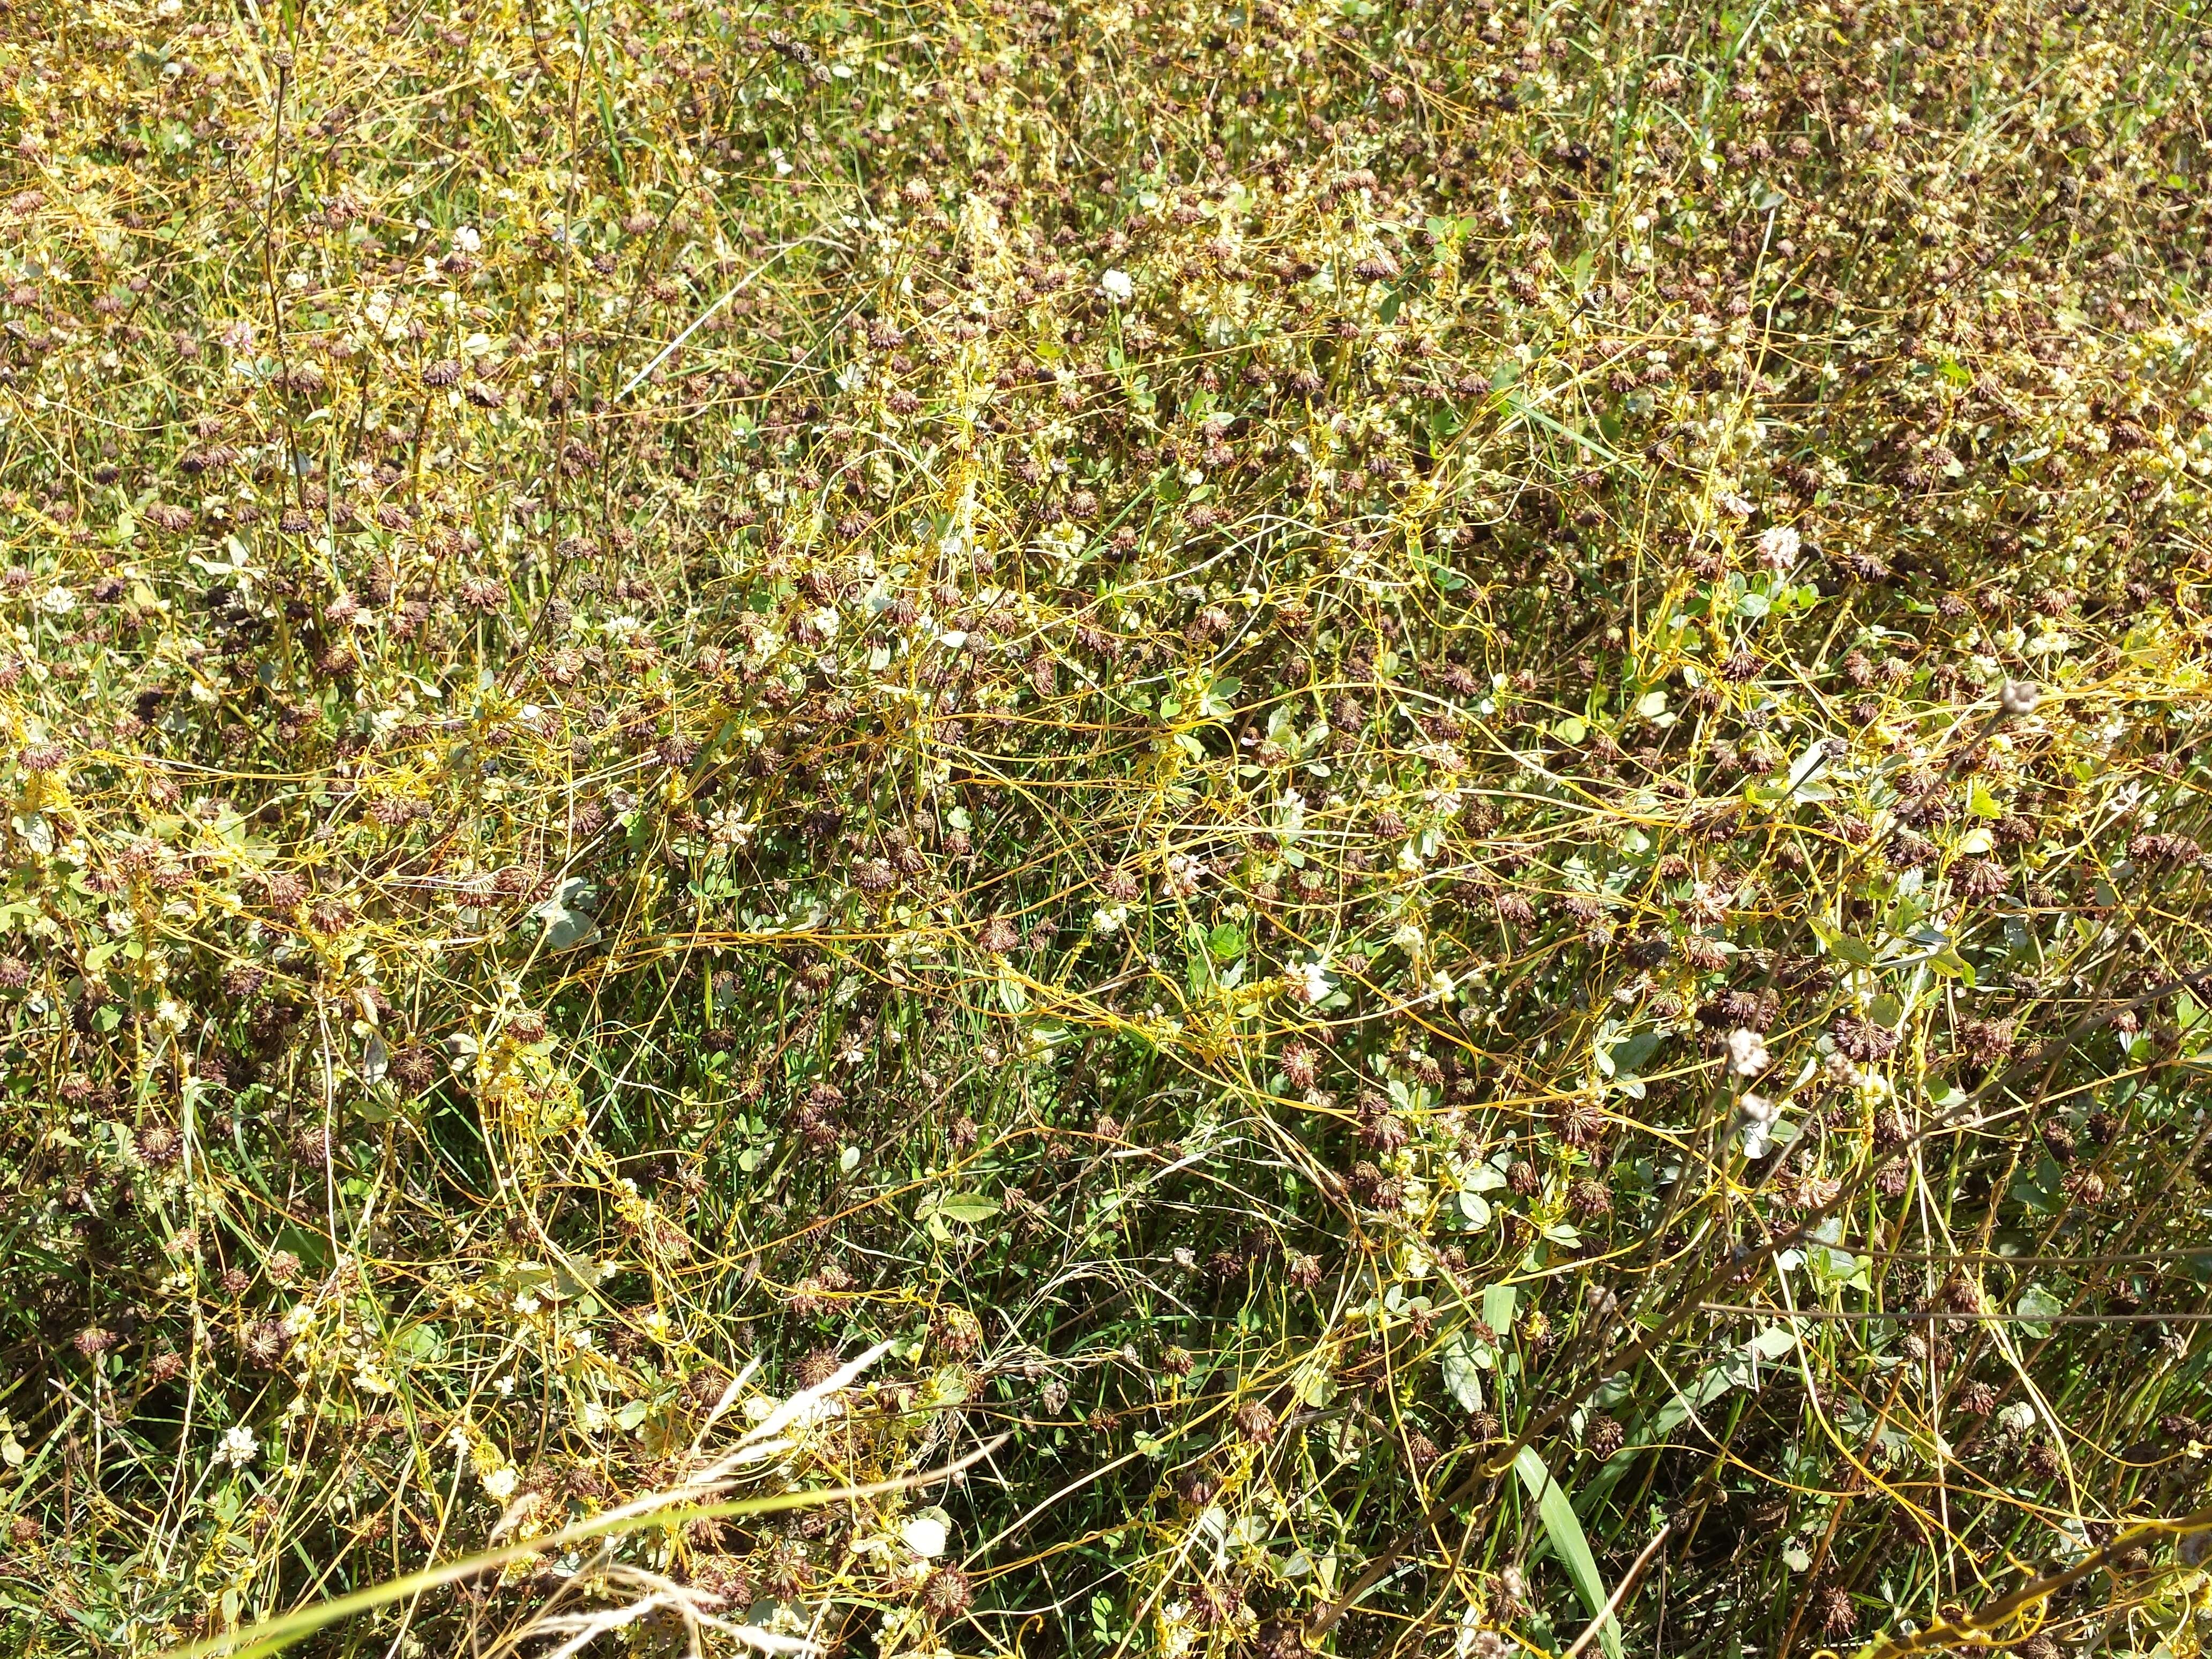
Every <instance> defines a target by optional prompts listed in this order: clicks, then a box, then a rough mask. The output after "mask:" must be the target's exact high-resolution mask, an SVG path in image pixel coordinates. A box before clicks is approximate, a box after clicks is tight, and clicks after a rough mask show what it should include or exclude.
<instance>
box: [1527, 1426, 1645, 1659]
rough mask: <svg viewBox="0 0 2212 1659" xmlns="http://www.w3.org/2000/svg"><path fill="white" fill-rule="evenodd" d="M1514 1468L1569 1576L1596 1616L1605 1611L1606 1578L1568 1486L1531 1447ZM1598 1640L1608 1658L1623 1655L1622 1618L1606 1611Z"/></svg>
mask: <svg viewBox="0 0 2212 1659" xmlns="http://www.w3.org/2000/svg"><path fill="white" fill-rule="evenodd" d="M1513 1468H1514V1469H1515V1471H1516V1473H1517V1474H1519V1475H1520V1477H1521V1484H1522V1486H1526V1487H1527V1488H1528V1496H1529V1497H1531V1498H1534V1499H1535V1500H1536V1515H1537V1517H1538V1519H1540V1520H1541V1521H1542V1522H1543V1523H1544V1534H1545V1535H1546V1536H1547V1538H1549V1539H1550V1540H1551V1541H1552V1551H1553V1553H1554V1554H1555V1555H1557V1556H1558V1557H1559V1559H1560V1560H1561V1561H1562V1562H1564V1563H1565V1565H1566V1569H1567V1577H1570V1578H1571V1579H1573V1580H1574V1581H1575V1588H1576V1589H1577V1590H1579V1591H1580V1592H1581V1593H1582V1598H1583V1601H1585V1602H1587V1603H1588V1604H1589V1610H1590V1613H1591V1616H1592V1617H1595V1616H1596V1615H1597V1614H1599V1613H1604V1612H1605V1602H1606V1594H1607V1592H1606V1588H1605V1580H1604V1579H1603V1578H1602V1577H1600V1576H1599V1574H1598V1570H1597V1558H1596V1557H1595V1556H1594V1555H1592V1554H1591V1553H1590V1547H1589V1539H1588V1538H1586V1537H1584V1536H1583V1523H1582V1522H1580V1521H1578V1520H1577V1519H1576V1518H1575V1506H1574V1503H1573V1501H1572V1499H1571V1498H1570V1497H1569V1496H1568V1493H1567V1489H1566V1488H1565V1486H1561V1485H1560V1484H1559V1482H1558V1481H1556V1480H1553V1479H1552V1472H1551V1470H1549V1469H1547V1468H1545V1467H1544V1460H1543V1459H1542V1458H1541V1457H1539V1456H1537V1455H1536V1453H1535V1451H1534V1449H1533V1448H1531V1447H1528V1446H1523V1447H1522V1448H1521V1450H1520V1453H1519V1454H1518V1455H1516V1457H1515V1458H1514V1460H1513ZM1598 1640H1599V1641H1600V1642H1601V1643H1602V1644H1604V1646H1605V1652H1606V1659H1621V1649H1620V1620H1618V1619H1616V1618H1614V1617H1613V1615H1612V1614H1611V1613H1606V1615H1605V1625H1604V1627H1603V1628H1602V1629H1601V1630H1600V1631H1599V1632H1598Z"/></svg>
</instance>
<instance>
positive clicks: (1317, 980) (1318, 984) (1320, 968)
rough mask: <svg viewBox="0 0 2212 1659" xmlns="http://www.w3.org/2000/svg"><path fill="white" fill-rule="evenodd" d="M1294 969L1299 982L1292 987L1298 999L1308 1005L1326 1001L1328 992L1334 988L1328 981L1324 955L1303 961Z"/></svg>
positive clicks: (1326, 962)
mask: <svg viewBox="0 0 2212 1659" xmlns="http://www.w3.org/2000/svg"><path fill="white" fill-rule="evenodd" d="M1294 971H1295V972H1296V973H1297V975H1299V982H1298V984H1297V986H1296V987H1294V989H1295V990H1296V992H1297V996H1298V998H1299V1000H1301V1001H1303V1002H1305V1003H1307V1004H1308V1005H1310V1006H1312V1005H1318V1004H1321V1003H1323V1002H1326V1001H1327V1000H1328V996H1329V993H1331V992H1332V991H1334V990H1335V989H1336V987H1335V986H1334V985H1332V984H1331V983H1329V978H1328V959H1327V958H1326V957H1323V958H1320V959H1318V960H1316V961H1313V962H1309V963H1303V964H1301V965H1300V966H1299V967H1298V968H1297V969H1295V970H1294Z"/></svg>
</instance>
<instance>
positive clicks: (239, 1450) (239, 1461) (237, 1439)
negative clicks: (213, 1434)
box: [215, 1423, 261, 1469]
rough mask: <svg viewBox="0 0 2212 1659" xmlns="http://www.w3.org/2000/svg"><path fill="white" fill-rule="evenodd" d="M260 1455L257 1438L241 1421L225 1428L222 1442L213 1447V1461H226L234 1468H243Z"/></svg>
mask: <svg viewBox="0 0 2212 1659" xmlns="http://www.w3.org/2000/svg"><path fill="white" fill-rule="evenodd" d="M259 1455H261V1442H260V1440H259V1438H258V1437H256V1436H255V1434H254V1432H253V1431H252V1429H249V1428H247V1427H246V1425H245V1424H243V1423H240V1424H237V1425H234V1426H233V1427H230V1428H228V1429H225V1430H224V1431H222V1443H220V1444H219V1445H217V1446H216V1449H215V1461H216V1462H218V1463H227V1464H228V1465H229V1466H230V1467H231V1468H234V1469H242V1468H245V1467H246V1465H247V1464H248V1463H251V1462H252V1461H253V1460H254V1459H255V1458H256V1457H258V1456H259Z"/></svg>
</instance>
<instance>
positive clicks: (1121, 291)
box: [1098, 270, 1137, 306]
mask: <svg viewBox="0 0 2212 1659" xmlns="http://www.w3.org/2000/svg"><path fill="white" fill-rule="evenodd" d="M1098 291H1099V292H1100V293H1101V294H1103V295H1105V296H1106V297H1107V298H1108V299H1109V300H1111V301H1114V303H1115V305H1122V306H1125V305H1127V304H1128V303H1129V301H1131V300H1132V299H1133V298H1135V297H1136V293H1137V285H1136V283H1133V282H1132V281H1130V280H1129V273H1128V272H1127V271H1126V270H1109V271H1108V272H1107V273H1106V274H1105V275H1104V276H1101V277H1100V278H1099V279H1098Z"/></svg>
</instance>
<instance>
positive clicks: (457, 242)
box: [453, 225, 483, 253]
mask: <svg viewBox="0 0 2212 1659" xmlns="http://www.w3.org/2000/svg"><path fill="white" fill-rule="evenodd" d="M453 246H454V248H455V249H456V250H457V251H459V252H462V253H476V252H481V251H482V249H483V237H482V236H481V235H479V234H477V228H476V227H475V226H474V225H463V226H462V227H461V228H459V230H457V231H455V232H454V233H453Z"/></svg>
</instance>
